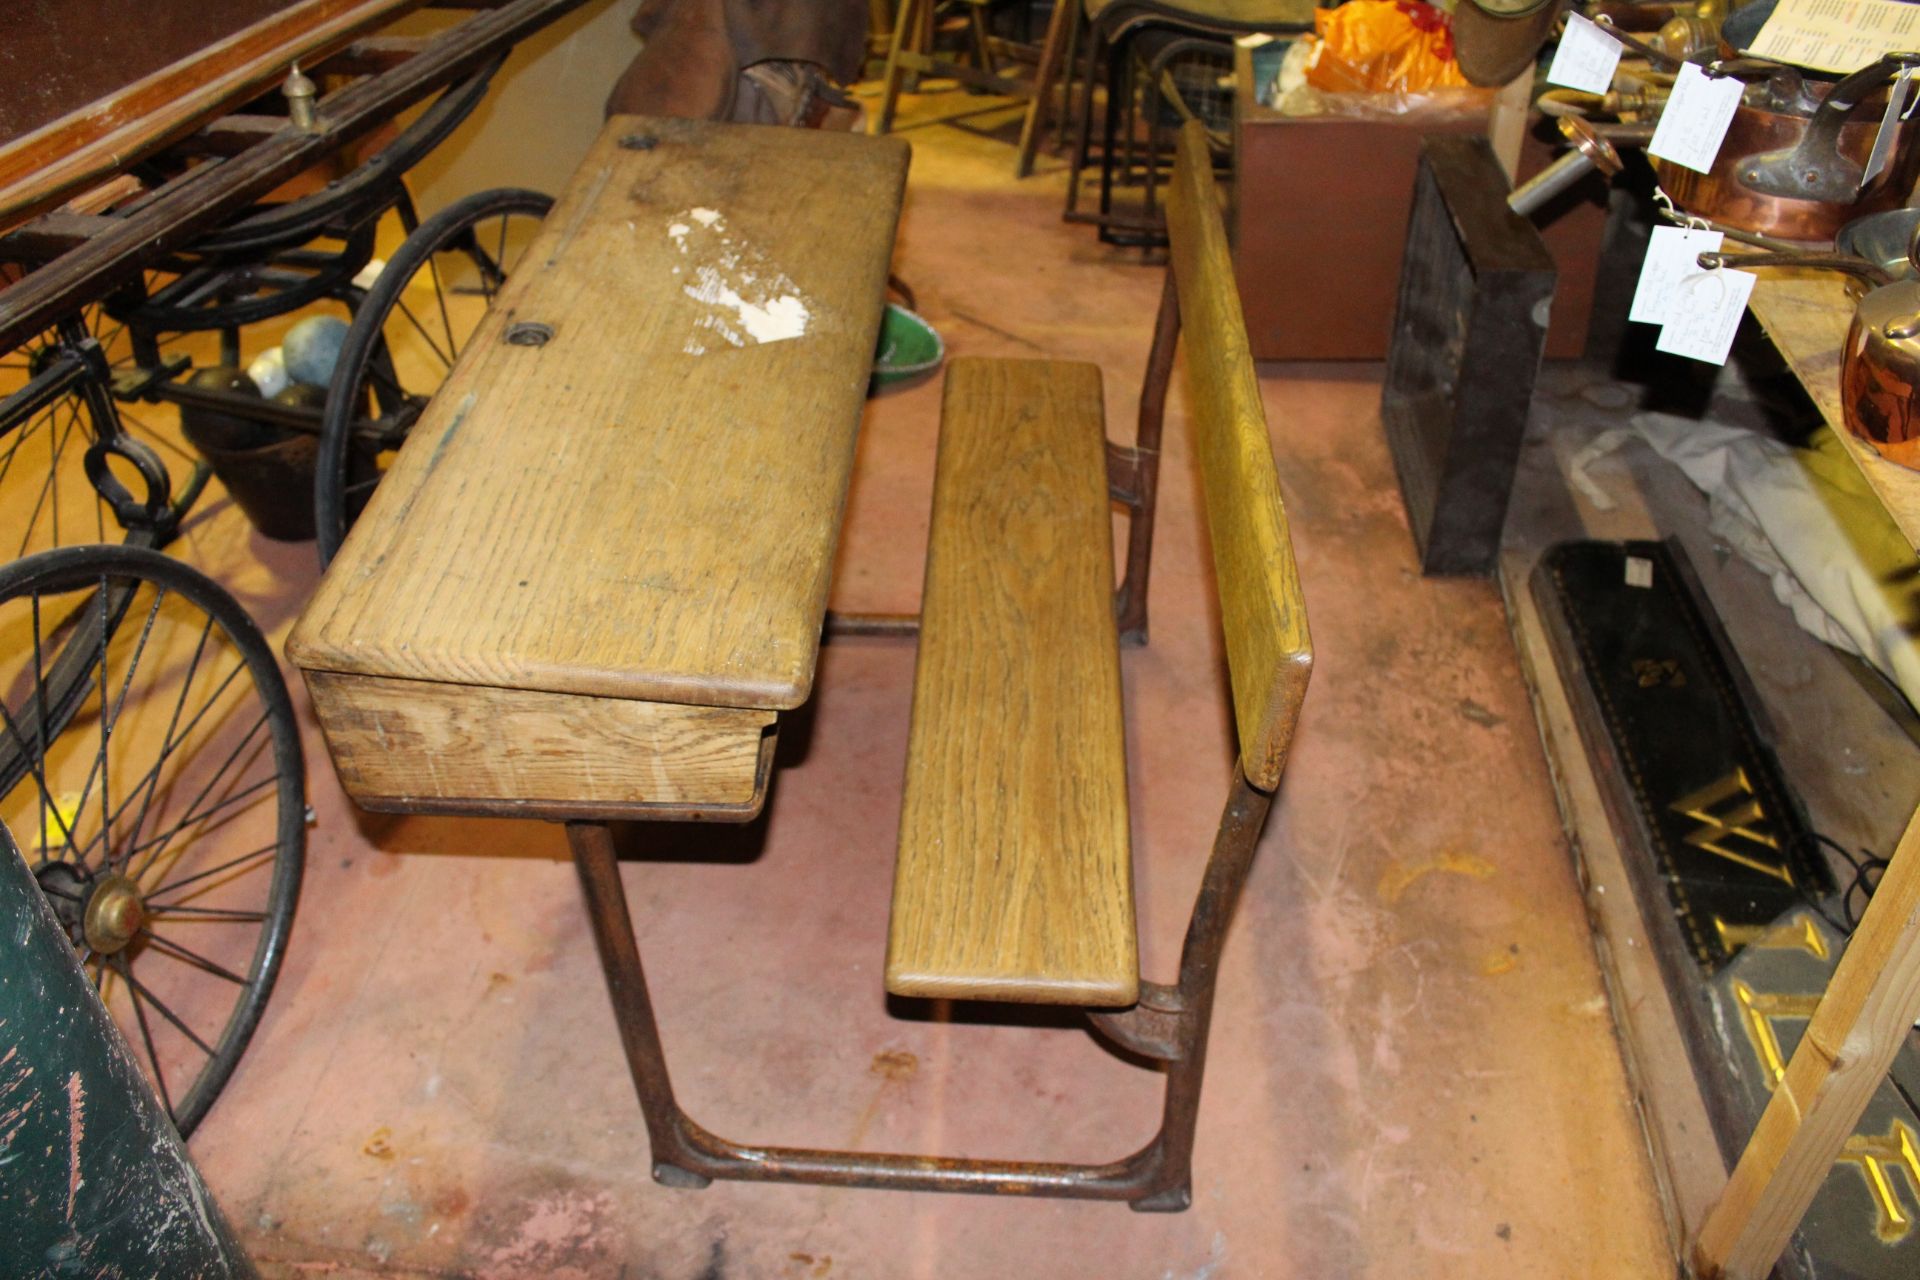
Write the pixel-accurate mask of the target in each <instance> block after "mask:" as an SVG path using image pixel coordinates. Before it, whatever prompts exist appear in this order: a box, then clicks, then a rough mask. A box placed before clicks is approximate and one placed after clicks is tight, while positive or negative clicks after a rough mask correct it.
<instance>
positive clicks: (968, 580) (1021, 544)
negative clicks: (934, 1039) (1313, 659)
mask: <svg viewBox="0 0 1920 1280" xmlns="http://www.w3.org/2000/svg"><path fill="white" fill-rule="evenodd" d="M1109 503H1110V500H1109V497H1108V490H1107V465H1106V426H1105V414H1104V410H1103V406H1102V402H1101V390H1100V370H1099V369H1098V368H1097V367H1096V366H1094V365H1090V364H1069V363H1062V362H1055V361H1043V360H978V359H976V360H956V361H954V362H953V363H952V364H951V365H950V366H949V368H948V371H947V378H946V390H945V398H944V401H943V403H942V407H941V422H940V451H939V461H938V463H937V465H936V468H935V477H934V497H933V520H932V529H931V533H930V536H929V540H928V551H927V571H926V585H925V588H924V590H923V592H922V596H921V616H920V654H919V663H918V666H917V667H916V669H915V673H914V688H913V719H912V726H911V729H910V730H909V741H908V749H907V774H906V787H905V795H904V798H903V801H902V809H901V819H900V847H899V855H898V862H897V865H896V869H895V880H894V895H893V917H892V928H891V933H890V937H889V942H888V951H887V989H888V990H889V991H892V992H894V993H895V994H897V995H907V996H933V997H949V998H956V999H991V1000H1016V1001H1028V1002H1039V1003H1053V1004H1072V1005H1079V1006H1117V1005H1128V1004H1132V1003H1133V1002H1134V1000H1135V999H1136V998H1137V996H1138V993H1139V982H1140V971H1139V960H1138V956H1137V944H1136V940H1135V931H1134V911H1133V874H1132V861H1131V854H1130V850H1129V845H1128V835H1127V765H1126V750H1125V733H1124V725H1123V720H1122V716H1121V705H1120V651H1119V639H1118V634H1117V632H1116V629H1115V626H1114V617H1113V549H1112V532H1111V530H1112V515H1111V509H1110V505H1109Z"/></svg>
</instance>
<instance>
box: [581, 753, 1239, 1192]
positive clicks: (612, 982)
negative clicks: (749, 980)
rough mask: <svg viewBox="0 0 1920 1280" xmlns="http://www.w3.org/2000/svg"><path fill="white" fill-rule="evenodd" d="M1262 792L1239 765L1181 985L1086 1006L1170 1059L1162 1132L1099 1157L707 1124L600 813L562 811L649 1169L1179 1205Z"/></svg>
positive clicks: (1132, 1041) (663, 1176) (675, 1178)
mask: <svg viewBox="0 0 1920 1280" xmlns="http://www.w3.org/2000/svg"><path fill="white" fill-rule="evenodd" d="M1271 803H1272V796H1271V795H1269V794H1268V793H1266V792H1263V791H1260V790H1259V789H1257V788H1255V787H1254V786H1252V785H1251V784H1250V783H1248V782H1247V780H1246V778H1245V776H1244V775H1243V774H1242V773H1241V772H1240V771H1239V769H1238V768H1236V769H1235V771H1234V778H1233V785H1232V789H1231V790H1230V792H1229V794H1228V797H1227V804H1226V810H1225V813H1224V814H1223V816H1222V818H1221V821H1220V829H1219V833H1218V834H1217V835H1216V837H1215V839H1214V844H1213V853H1212V856H1211V857H1210V858H1209V859H1208V862H1207V870H1206V874H1205V876H1204V878H1203V879H1202V881H1201V885H1200V890H1199V893H1198V895H1197V896H1196V898H1195V901H1194V909H1193V916H1192V919H1191V920H1190V921H1189V923H1188V926H1187V937H1186V942H1185V945H1184V947H1183V949H1182V953H1181V960H1180V981H1179V985H1178V986H1177V987H1168V986H1162V985H1159V984H1154V983H1146V984H1143V989H1142V990H1143V999H1142V1003H1141V1004H1140V1005H1137V1006H1135V1008H1133V1009H1129V1010H1125V1011H1122V1012H1118V1013H1110V1012H1103V1013H1100V1014H1097V1015H1093V1016H1092V1021H1093V1023H1094V1025H1095V1026H1097V1027H1099V1028H1100V1029H1101V1030H1102V1031H1104V1032H1106V1033H1107V1034H1108V1035H1110V1036H1111V1037H1112V1038H1113V1039H1115V1040H1117V1041H1118V1042H1120V1043H1121V1044H1122V1045H1123V1046H1124V1047H1127V1048H1130V1049H1133V1050H1135V1051H1137V1052H1141V1053H1144V1054H1146V1055H1147V1056H1150V1057H1154V1058H1158V1059H1160V1060H1162V1061H1165V1062H1166V1063H1168V1069H1167V1089H1166V1098H1165V1102H1164V1104H1163V1106H1162V1113H1161V1125H1160V1131H1159V1133H1158V1134H1157V1135H1156V1136H1155V1137H1154V1139H1153V1141H1152V1142H1150V1143H1148V1144H1147V1145H1146V1146H1144V1147H1142V1148H1141V1149H1140V1150H1138V1151H1136V1152H1134V1153H1133V1154H1131V1155H1129V1156H1126V1157H1125V1158H1123V1159H1120V1160H1115V1161H1111V1162H1108V1163H1105V1164H1060V1163H1047V1162H1030V1161H1019V1160H960V1159H949V1158H945V1157H940V1156H923V1155H906V1154H895V1153H874V1152H860V1151H830V1150H815V1149H809V1148H801V1147H763V1146H750V1145H746V1144H742V1143H737V1142H732V1141H729V1140H728V1139H725V1138H722V1137H720V1136H718V1135H716V1134H713V1133H710V1132H708V1131H707V1130H706V1129H703V1128H702V1127H701V1126H700V1125H698V1124H696V1123H695V1122H694V1121H693V1120H692V1119H691V1118H690V1117H689V1116H688V1115H687V1114H686V1112H685V1111H683V1110H682V1109H681V1107H680V1104H679V1102H678V1101H677V1100H676V1098H675V1097H674V1093H673V1082H672V1079H671V1077H670V1076H669V1074H668V1071H667V1062H666V1054H665V1050H664V1049H663V1048H662V1045H661V1041H660V1030H659V1026H658V1024H657V1023H656V1022H655V1020H654V1014H653V1002H652V999H651V997H650V996H649V995H648V993H647V981H646V974H645V971H644V970H643V969H642V967H641V963H640V949H639V944H638V942H637V941H636V939H635V935H634V927H633V919H632V916H631V914H630V912H629V910H628V907H627V899H626V890H625V888H624V886H623V885H622V884H621V882H620V869H619V864H618V862H617V861H616V860H615V857H614V848H613V839H612V836H611V834H610V832H609V831H608V828H607V827H606V826H605V825H604V824H602V823H598V822H581V821H575V822H569V823H568V824H567V839H568V842H569V844H570V845H571V846H572V849H573V856H574V864H575V867H576V868H577V870H578V872H579V876H580V886H581V890H582V892H583V893H584V895H585V898H586V907H587V917H588V920H589V922H590V924H591V926H592V929H593V936H594V943H595V945H596V946H597V947H598V948H599V951H600V959H601V965H602V967H603V968H604V969H605V971H606V977H607V993H608V996H609V997H610V998H611V1000H612V1002H613V1012H614V1019H615V1021H616V1022H617V1023H618V1024H619V1028H620V1040H621V1043H622V1045H623V1046H624V1048H625V1050H626V1054H627V1067H628V1070H629V1072H630V1073H631V1074H632V1077H633V1086H634V1092H635V1093H636V1094H637V1095H638V1096H639V1100H640V1110H641V1113H642V1116H643V1117H644V1119H645V1122H646V1126H647V1140H648V1143H649V1147H650V1150H651V1153H652V1159H653V1176H654V1178H655V1180H656V1181H658V1182H661V1183H663V1184H665V1185H667V1186H674V1187H687V1188H699V1187H704V1186H707V1185H708V1184H709V1183H710V1182H711V1181H712V1180H713V1179H715V1178H727V1179H733V1180H739V1181H748V1182H806V1183H818V1184H824V1185H828V1186H846V1187H872V1188H877V1189H889V1190H896V1191H955V1192H969V1193H977V1194H999V1195H1042V1196H1061V1197H1068V1198H1073V1199H1088V1200H1124V1201H1126V1202H1127V1203H1128V1204H1129V1206H1130V1207H1132V1208H1134V1209H1137V1210H1141V1211H1143V1212H1178V1211H1179V1210H1182V1209H1185V1208H1186V1207H1187V1206H1188V1205H1189V1204H1190V1203H1191V1200H1192V1194H1191V1189H1190V1187H1191V1168H1192V1160H1193V1136H1194V1129H1195V1124H1196V1121H1197V1118H1198V1114H1199V1108H1200V1085H1201V1078H1202V1075H1203V1073H1204V1072H1205V1069H1206V1041H1207V1033H1208V1029H1209V1025H1210V1022H1211V1019H1212V1013H1213V993H1214V985H1215V982H1216V979H1217V977H1218V973H1219V966H1220V953H1221V949H1222V947H1223V946H1224V944H1225V941H1226V933H1227V926H1228V924H1229V922H1230V921H1231V920H1232V918H1233V912H1234V907H1235V905H1236V904H1237V903H1238V901H1239V898H1240V892H1241V889H1242V888H1243V886H1244V885H1245V884H1246V878H1247V872H1248V870H1249V868H1250V867H1251V866H1252V863H1253V855H1254V851H1255V849H1256V847H1257V845H1258V842H1259V837H1260V831H1261V828H1262V826H1263V825H1264V823H1265V820H1266V815H1267V811H1268V808H1269V807H1270V805H1271Z"/></svg>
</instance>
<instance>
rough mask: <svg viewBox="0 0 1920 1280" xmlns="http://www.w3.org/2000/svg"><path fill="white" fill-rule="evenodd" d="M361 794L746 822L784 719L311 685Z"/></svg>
mask: <svg viewBox="0 0 1920 1280" xmlns="http://www.w3.org/2000/svg"><path fill="white" fill-rule="evenodd" d="M305 675H306V679H307V690H308V692H309V693H310V694H311V695H312V698H313V706H314V710H315V712H317V713H318V715H319V718H320V725H321V728H322V729H324V730H325V732H326V736H327V747H328V749H329V751H330V752H331V753H332V755H333V761H334V767H335V769H336V770H337V771H338V772H339V775H340V783H341V785H342V786H343V787H345V788H346V791H347V794H348V795H350V796H352V797H353V799H354V801H355V802H356V803H358V804H360V805H361V806H362V807H364V808H368V809H376V810H381V811H384V812H389V813H469V814H503V815H508V816H512V815H519V816H525V817H535V818H541V817H544V818H622V817H633V818H691V817H707V818H716V819H721V820H732V821H745V820H746V819H748V818H751V817H753V816H754V815H755V814H756V813H758V812H759V810H760V805H761V802H762V801H763V800H764V799H765V796H766V775H767V770H768V767H769V766H770V765H771V762H772V755H773V738H774V729H773V722H774V713H773V712H771V711H758V710H741V709H736V708H731V707H696V706H686V705H681V704H677V703H664V702H640V701H635V700H632V699H626V698H596V697H589V696H585V695H580V694H566V693H542V692H537V691H534V690H529V689H498V688H489V687H486V686H480V685H460V684H441V683H436V682H434V681H429V680H395V679H389V678H385V677H380V676H361V675H346V674H342V673H339V672H332V671H308V672H306V673H305Z"/></svg>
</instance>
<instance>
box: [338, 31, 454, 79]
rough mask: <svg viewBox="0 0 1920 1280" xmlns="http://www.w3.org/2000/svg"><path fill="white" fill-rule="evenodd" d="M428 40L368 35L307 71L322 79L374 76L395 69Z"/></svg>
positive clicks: (421, 48)
mask: <svg viewBox="0 0 1920 1280" xmlns="http://www.w3.org/2000/svg"><path fill="white" fill-rule="evenodd" d="M432 41H433V37H432V36H369V37H368V38H366V39H365V40H355V41H354V42H353V43H352V44H350V45H348V46H347V47H346V48H344V49H342V50H341V51H340V52H338V53H336V54H334V55H333V56H332V57H330V58H328V59H327V60H326V61H324V62H322V63H320V65H319V66H317V67H313V68H311V70H312V72H313V73H314V74H315V75H323V76H376V75H379V74H380V73H381V72H382V71H390V70H392V69H393V68H394V67H397V66H399V65H400V64H401V63H403V62H405V61H406V60H407V59H408V58H411V57H413V56H414V55H416V54H418V53H419V52H421V51H422V50H423V49H425V48H426V47H427V46H428V45H429V44H431V43H432Z"/></svg>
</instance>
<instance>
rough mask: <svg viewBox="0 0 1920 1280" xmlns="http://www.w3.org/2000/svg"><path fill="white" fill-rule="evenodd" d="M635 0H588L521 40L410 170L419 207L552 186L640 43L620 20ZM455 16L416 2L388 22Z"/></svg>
mask: <svg viewBox="0 0 1920 1280" xmlns="http://www.w3.org/2000/svg"><path fill="white" fill-rule="evenodd" d="M639 4H640V0H588V2H587V3H586V4H583V5H581V6H580V7H579V8H578V9H575V10H574V11H573V12H572V13H570V14H568V15H567V16H566V17H565V18H562V19H561V20H560V21H559V22H556V23H554V24H553V25H552V26H550V27H547V28H546V29H544V30H542V31H541V32H539V33H538V34H536V35H534V36H533V37H531V38H530V39H528V40H525V41H523V42H521V44H520V45H519V47H518V48H516V49H515V50H514V51H513V54H512V56H511V57H509V58H508V59H507V64H506V66H504V67H502V68H501V69H500V72H499V74H498V75H496V76H495V77H494V79H493V84H492V86H491V88H490V89H489V90H488V92H487V96H486V99H485V100H484V101H483V102H482V103H481V104H480V107H479V109H478V110H476V111H475V112H474V113H473V115H472V116H470V117H468V119H467V121H466V122H465V123H464V124H462V125H461V126H460V128H459V130H458V131H457V132H456V133H455V134H454V135H453V136H452V137H451V138H449V139H447V141H446V142H444V143H442V144H441V145H440V146H439V147H438V148H437V149H436V150H435V151H434V152H433V154H431V155H429V156H428V157H427V158H426V159H424V160H422V161H421V162H420V164H419V165H418V166H417V167H416V168H415V169H414V170H413V172H412V174H411V175H410V177H409V185H410V186H411V187H412V189H413V193H414V198H415V200H416V202H417V203H418V204H419V207H420V212H421V215H422V216H423V217H424V216H426V215H429V214H431V213H433V212H434V211H435V210H437V209H440V208H443V207H444V206H446V205H447V204H449V203H450V202H452V201H453V200H456V199H458V198H459V197H461V196H463V195H466V194H468V193H469V192H473V191H479V190H482V189H484V188H487V187H532V188H534V189H536V190H539V191H545V192H547V193H548V194H550V195H558V194H559V192H560V189H561V188H562V187H563V186H565V185H566V181H567V178H568V176H569V175H571V174H572V173H573V170H574V168H575V166H577V165H578V164H579V163H580V158H581V157H582V156H584V155H585V154H586V151H587V146H588V144H589V143H591V142H592V141H593V139H594V135H595V134H597V133H598V132H599V130H600V108H601V105H602V104H603V103H604V102H605V101H606V97H607V91H608V90H610V89H612V88H613V82H614V81H615V80H617V79H618V78H619V76H620V73H621V72H622V71H624V70H626V66H627V63H628V62H630V61H631V60H632V59H633V55H634V54H636V53H638V52H640V41H639V40H638V39H637V38H636V37H635V36H634V34H633V33H632V32H631V31H629V30H628V29H627V23H628V21H629V20H630V19H631V18H632V17H633V11H634V10H635V9H636V8H638V7H639ZM464 16H465V15H463V14H461V13H459V12H457V11H452V10H445V9H427V10H421V11H419V12H416V13H414V14H412V15H410V16H409V17H407V18H406V19H404V20H403V21H402V22H400V23H398V24H396V25H395V26H394V27H393V28H392V30H393V32H394V33H395V34H401V35H424V34H429V33H431V32H434V31H437V30H440V29H443V28H445V27H449V26H452V25H454V24H455V23H457V22H459V21H461V20H462V18H463V17H464Z"/></svg>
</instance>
